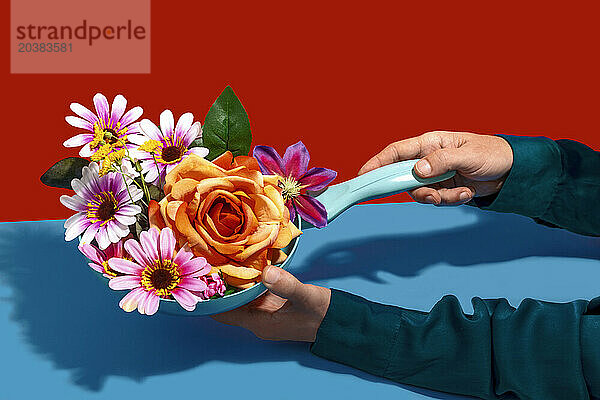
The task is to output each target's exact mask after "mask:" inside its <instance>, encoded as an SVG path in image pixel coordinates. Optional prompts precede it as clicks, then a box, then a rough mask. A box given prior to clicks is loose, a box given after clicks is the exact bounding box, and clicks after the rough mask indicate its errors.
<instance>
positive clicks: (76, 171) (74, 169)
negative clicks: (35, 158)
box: [40, 157, 90, 189]
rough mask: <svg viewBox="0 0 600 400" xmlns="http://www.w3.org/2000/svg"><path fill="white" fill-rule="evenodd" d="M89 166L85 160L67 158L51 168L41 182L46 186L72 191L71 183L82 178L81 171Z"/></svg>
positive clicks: (41, 178)
mask: <svg viewBox="0 0 600 400" xmlns="http://www.w3.org/2000/svg"><path fill="white" fill-rule="evenodd" d="M89 164H90V162H89V160H86V159H85V158H80V157H67V158H64V159H62V160H60V161H58V162H57V163H56V164H54V165H53V166H51V167H50V168H49V169H48V171H46V172H44V175H42V176H41V177H40V180H41V181H42V183H43V184H44V185H46V186H51V187H57V188H63V189H71V181H72V180H73V179H74V178H81V169H82V168H83V167H85V166H86V165H89Z"/></svg>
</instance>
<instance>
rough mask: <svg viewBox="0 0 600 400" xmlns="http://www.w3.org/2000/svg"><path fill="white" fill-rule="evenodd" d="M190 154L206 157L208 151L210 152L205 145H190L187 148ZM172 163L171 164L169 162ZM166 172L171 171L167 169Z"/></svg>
mask: <svg viewBox="0 0 600 400" xmlns="http://www.w3.org/2000/svg"><path fill="white" fill-rule="evenodd" d="M189 152H190V154H195V155H197V156H198V157H202V158H204V157H206V156H207V155H208V153H209V152H210V151H209V150H208V149H207V148H206V147H192V148H191V149H190V150H189ZM171 165H172V164H171ZM167 172H171V171H167Z"/></svg>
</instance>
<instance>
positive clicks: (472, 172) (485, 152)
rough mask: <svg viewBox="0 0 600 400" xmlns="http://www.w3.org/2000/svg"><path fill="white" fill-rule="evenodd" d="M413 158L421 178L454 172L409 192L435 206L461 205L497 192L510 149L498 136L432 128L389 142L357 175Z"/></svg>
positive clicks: (510, 157) (509, 160)
mask: <svg viewBox="0 0 600 400" xmlns="http://www.w3.org/2000/svg"><path fill="white" fill-rule="evenodd" d="M414 158H422V160H420V161H419V162H417V164H416V165H415V172H416V173H417V175H418V176H420V177H421V178H431V177H434V176H438V175H441V174H443V173H445V172H448V171H452V170H455V171H456V172H457V173H456V175H455V176H454V177H453V178H450V179H448V180H445V181H443V182H440V183H436V184H433V185H429V186H425V187H420V188H417V189H414V190H411V191H410V192H409V194H410V196H411V197H412V198H413V199H415V200H416V201H418V202H419V203H428V204H435V205H458V204H463V203H466V202H468V201H470V200H471V199H472V198H473V197H476V196H488V195H491V194H494V193H497V192H499V191H500V189H501V188H502V184H503V183H504V180H505V179H506V176H507V175H508V172H509V171H510V169H511V167H512V163H513V153H512V148H511V147H510V145H509V144H508V142H507V141H506V140H504V139H503V138H501V137H499V136H490V135H478V134H475V133H467V132H446V131H435V132H428V133H425V134H423V135H421V136H417V137H414V138H410V139H406V140H400V141H398V142H395V143H392V144H390V145H389V146H387V147H386V148H385V149H383V150H382V151H381V152H380V153H379V154H377V155H375V156H374V157H373V158H371V159H370V160H369V161H367V162H366V163H365V165H363V166H362V168H361V169H360V171H359V172H358V174H359V175H361V174H364V173H366V172H369V171H371V170H374V169H376V168H379V167H382V166H384V165H387V164H392V163H394V162H398V161H403V160H409V159H414Z"/></svg>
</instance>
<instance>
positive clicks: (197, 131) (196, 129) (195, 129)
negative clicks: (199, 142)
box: [175, 122, 202, 147]
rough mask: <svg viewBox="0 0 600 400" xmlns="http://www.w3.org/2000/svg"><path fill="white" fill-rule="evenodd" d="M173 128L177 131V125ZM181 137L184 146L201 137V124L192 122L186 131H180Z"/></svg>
mask: <svg viewBox="0 0 600 400" xmlns="http://www.w3.org/2000/svg"><path fill="white" fill-rule="evenodd" d="M178 124H179V123H178ZM175 130H176V131H177V127H175ZM182 137H183V139H182V143H183V145H184V146H185V147H188V146H189V145H190V144H191V143H192V142H193V141H194V140H196V139H198V138H199V137H202V126H201V125H200V122H194V123H193V124H192V126H191V127H190V128H189V129H188V130H187V131H186V132H183V133H182Z"/></svg>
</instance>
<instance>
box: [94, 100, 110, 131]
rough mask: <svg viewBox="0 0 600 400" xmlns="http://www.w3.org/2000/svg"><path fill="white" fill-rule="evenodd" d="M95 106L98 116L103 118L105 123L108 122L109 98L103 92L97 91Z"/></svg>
mask: <svg viewBox="0 0 600 400" xmlns="http://www.w3.org/2000/svg"><path fill="white" fill-rule="evenodd" d="M94 106H95V107H96V114H97V115H98V118H100V119H102V120H103V121H104V123H105V124H106V123H108V117H109V115H108V100H106V97H105V96H104V95H103V94H102V93H96V95H95V96H94Z"/></svg>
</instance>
